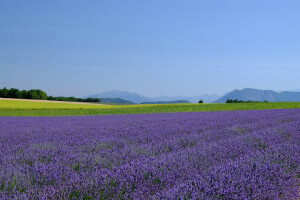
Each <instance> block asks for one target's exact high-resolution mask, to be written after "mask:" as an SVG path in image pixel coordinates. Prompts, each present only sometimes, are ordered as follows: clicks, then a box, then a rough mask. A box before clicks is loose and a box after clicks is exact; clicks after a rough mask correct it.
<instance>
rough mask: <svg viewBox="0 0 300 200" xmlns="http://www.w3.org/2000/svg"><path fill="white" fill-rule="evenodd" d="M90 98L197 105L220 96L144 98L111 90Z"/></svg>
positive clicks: (135, 94)
mask: <svg viewBox="0 0 300 200" xmlns="http://www.w3.org/2000/svg"><path fill="white" fill-rule="evenodd" d="M88 97H92V98H121V99H125V100H127V101H131V102H133V103H142V102H156V101H178V100H187V101H189V102H191V103H197V102H198V101H199V100H200V99H202V100H203V101H204V102H205V103H210V102H213V101H215V100H217V99H218V98H220V96H218V95H215V94H213V95H207V94H205V95H200V96H197V97H182V96H178V97H168V96H161V97H146V96H143V95H140V94H137V93H132V92H125V91H117V90H112V91H108V92H102V93H99V94H94V95H88V96H86V98H88Z"/></svg>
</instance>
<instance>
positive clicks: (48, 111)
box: [0, 100, 300, 116]
mask: <svg viewBox="0 0 300 200" xmlns="http://www.w3.org/2000/svg"><path fill="white" fill-rule="evenodd" d="M293 108H300V102H276V103H263V102H262V103H231V104H225V103H218V104H213V103H207V104H138V105H97V104H95V105H89V104H71V103H52V102H35V101H15V100H0V116H66V115H109V114H137V113H169V112H202V111H229V110H263V109H293Z"/></svg>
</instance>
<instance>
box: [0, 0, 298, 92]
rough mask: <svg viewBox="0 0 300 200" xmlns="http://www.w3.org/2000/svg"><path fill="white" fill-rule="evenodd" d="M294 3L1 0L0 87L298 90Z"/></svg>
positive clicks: (282, 0) (292, 0)
mask: <svg viewBox="0 0 300 200" xmlns="http://www.w3.org/2000/svg"><path fill="white" fill-rule="evenodd" d="M299 10H300V1H299V0H280V1H279V0H195V1H192V0H135V1H132V0H119V1H117V0H115V1H114V0H97V1H96V0H95V1H92V0H88V1H86V0H81V1H77V0H63V1H62V0H48V1H46V0H44V1H41V0H36V1H32V0H26V1H23V0H19V1H17V0H1V2H0V87H4V86H6V87H8V88H10V87H15V88H18V89H36V88H39V89H42V90H44V91H46V92H47V93H48V94H50V95H55V96H58V95H63V96H77V97H82V96H85V95H87V94H94V93H99V92H103V91H107V90H112V89H115V90H124V91H131V92H137V93H140V94H143V95H147V96H160V95H168V96H197V95H201V94H205V93H208V94H222V93H224V92H228V91H230V90H232V89H242V88H245V87H250V88H257V89H273V90H291V89H300V78H299V77H300V12H299Z"/></svg>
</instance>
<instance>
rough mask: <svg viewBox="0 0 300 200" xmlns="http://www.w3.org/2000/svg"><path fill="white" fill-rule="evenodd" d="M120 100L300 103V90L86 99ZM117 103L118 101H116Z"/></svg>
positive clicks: (110, 94) (117, 94)
mask: <svg viewBox="0 0 300 200" xmlns="http://www.w3.org/2000/svg"><path fill="white" fill-rule="evenodd" d="M88 97H92V98H102V99H103V98H120V99H122V100H126V101H130V102H132V103H138V104H139V103H149V102H150V103H168V102H181V101H182V100H185V102H191V103H197V102H198V101H199V100H200V99H202V100H203V101H204V103H225V102H226V100H227V99H238V100H243V101H249V100H250V101H269V102H283V101H285V102H293V101H294V102H297V101H300V90H291V91H282V92H276V91H273V90H258V89H252V88H245V89H242V90H233V91H231V92H229V93H227V94H225V95H224V96H219V95H215V94H213V95H207V94H205V95H199V96H196V97H182V96H177V97H168V96H160V97H147V96H143V95H140V94H137V93H132V92H126V91H117V90H112V91H108V92H103V93H99V94H94V95H88V96H86V98H88ZM114 101H115V102H117V101H118V100H114Z"/></svg>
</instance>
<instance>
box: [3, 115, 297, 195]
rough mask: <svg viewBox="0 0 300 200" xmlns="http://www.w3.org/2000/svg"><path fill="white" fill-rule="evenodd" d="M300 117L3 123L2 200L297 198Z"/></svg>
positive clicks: (44, 119) (99, 118)
mask: <svg viewBox="0 0 300 200" xmlns="http://www.w3.org/2000/svg"><path fill="white" fill-rule="evenodd" d="M299 185H300V110H299V109H294V110H261V111H226V112H202V113H169V114H137V115H110V116H76V117H75V116H74V117H0V199H287V200H292V199H297V198H299V196H297V195H298V193H299V188H300V186H299Z"/></svg>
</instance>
